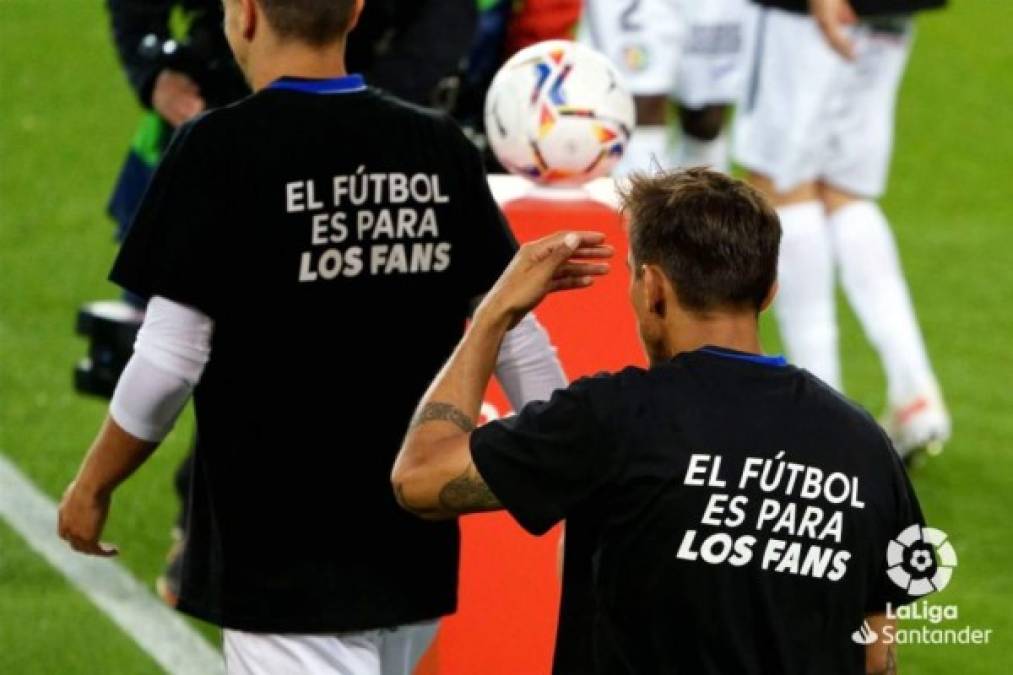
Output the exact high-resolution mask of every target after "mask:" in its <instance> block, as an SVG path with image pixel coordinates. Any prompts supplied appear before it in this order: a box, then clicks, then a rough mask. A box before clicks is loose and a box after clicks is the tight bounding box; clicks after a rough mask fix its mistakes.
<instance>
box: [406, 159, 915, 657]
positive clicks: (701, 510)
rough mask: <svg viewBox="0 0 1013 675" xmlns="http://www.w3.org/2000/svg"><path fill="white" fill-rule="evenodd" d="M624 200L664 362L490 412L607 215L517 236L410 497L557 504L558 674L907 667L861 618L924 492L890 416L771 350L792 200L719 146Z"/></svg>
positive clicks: (422, 430)
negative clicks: (544, 307)
mask: <svg viewBox="0 0 1013 675" xmlns="http://www.w3.org/2000/svg"><path fill="white" fill-rule="evenodd" d="M625 209H626V212H627V213H628V215H629V217H630V225H629V238H630V257H629V266H630V271H631V279H630V300H631V303H632V305H633V310H634V313H635V315H636V321H637V328H638V331H639V334H640V338H641V340H642V342H643V345H644V350H645V351H646V353H647V356H648V357H649V360H650V362H651V367H650V368H648V369H642V368H635V367H630V368H626V369H625V370H623V371H622V372H619V373H614V374H604V375H598V376H595V377H591V378H585V379H581V380H579V381H577V382H575V383H573V384H572V385H570V387H568V388H567V389H563V390H559V391H557V392H556V393H555V394H553V396H552V398H551V399H550V400H549V401H548V402H540V403H533V404H531V405H528V406H527V407H525V408H524V410H523V411H522V412H521V413H520V414H519V415H518V416H516V417H512V418H508V419H503V420H498V421H495V422H491V423H489V424H486V425H484V426H482V427H479V428H475V424H476V418H477V415H478V410H479V406H480V404H481V400H482V392H483V391H484V389H485V385H486V381H487V380H488V379H489V375H490V373H491V372H492V369H493V367H494V364H495V361H496V353H497V349H498V348H499V344H500V341H501V340H502V338H503V336H504V335H505V334H506V332H507V331H508V330H509V329H510V327H511V326H513V325H514V324H516V323H517V322H518V321H520V320H522V318H523V317H524V316H525V315H526V313H527V312H528V311H530V310H531V309H532V308H534V307H535V306H536V305H537V304H538V303H539V302H540V301H541V299H542V298H543V297H544V296H545V295H546V294H547V293H549V292H552V291H556V290H562V289H569V288H581V287H584V286H587V285H588V284H589V283H591V281H592V279H593V278H594V276H596V275H599V274H602V273H603V272H604V270H603V268H602V267H601V266H600V263H597V262H596V261H595V260H593V259H589V258H588V257H589V256H594V255H597V254H598V251H599V250H600V249H601V235H595V234H593V233H576V232H573V233H560V234H557V235H553V236H551V237H547V238H545V239H542V240H540V241H537V242H534V243H532V244H528V245H526V246H524V247H522V248H521V250H520V252H519V253H518V254H517V256H516V257H515V258H514V260H513V262H512V263H511V264H510V266H509V267H508V268H507V271H506V272H505V273H504V274H503V276H502V277H500V279H499V281H497V282H496V285H495V286H494V288H493V290H492V291H491V292H490V293H489V294H488V295H487V296H486V298H485V300H484V302H483V303H482V305H481V306H480V308H479V309H478V310H477V312H476V313H475V319H474V321H473V322H472V324H471V326H470V328H469V330H468V332H467V334H466V336H465V337H464V339H463V340H462V341H461V343H460V344H459V345H458V347H457V350H456V351H455V352H454V354H453V356H452V357H451V358H450V360H449V361H448V363H447V364H446V365H445V366H444V368H443V370H442V371H440V374H439V375H438V376H437V377H436V379H435V381H434V382H433V384H432V385H431V386H430V388H429V390H428V392H427V393H426V395H425V397H424V398H423V399H422V401H421V403H420V405H419V408H418V411H417V412H416V415H415V421H414V423H413V425H412V427H411V428H410V430H409V431H408V433H407V436H406V438H405V440H404V445H403V446H402V448H401V453H400V454H399V456H398V460H397V462H396V463H395V465H394V468H393V473H392V482H393V485H394V489H395V492H396V494H397V495H398V500H399V501H400V503H401V505H402V506H404V507H405V508H407V509H409V510H411V511H413V512H415V513H416V514H418V515H420V516H423V517H426V518H431V519H438V518H448V517H454V516H457V515H460V514H465V513H472V512H476V511H489V510H494V509H500V508H505V509H507V510H508V511H509V512H510V513H511V515H512V516H513V517H514V518H515V519H516V520H517V521H518V523H520V524H521V525H522V526H523V527H524V528H525V529H527V530H528V531H530V532H532V533H534V534H541V533H543V532H545V531H546V530H548V529H549V528H550V527H551V526H552V525H554V524H555V523H557V522H559V521H560V520H562V519H564V518H565V519H566V527H567V530H566V535H567V536H566V540H567V541H566V548H567V550H566V558H565V569H564V572H563V592H562V608H561V610H560V624H559V630H558V637H557V645H556V659H555V665H554V672H556V673H557V674H558V673H581V674H583V675H587V674H588V673H610V674H611V673H620V672H622V673H714V674H719V673H721V674H724V673H745V672H762V673H779V674H782V675H792V674H795V673H799V674H801V673H820V674H821V675H833V674H836V673H848V674H850V673H855V674H857V673H862V672H865V667H866V663H867V662H868V664H869V669H870V672H893V671H892V670H889V671H888V670H887V666H888V665H889V664H891V663H892V662H893V658H894V654H893V652H892V650H893V647H892V646H891V645H888V644H886V643H885V642H883V641H880V642H874V643H873V644H871V645H870V646H868V647H866V648H864V649H863V647H862V646H861V645H859V644H856V642H855V641H854V640H853V638H852V634H853V633H854V632H855V631H856V629H858V628H859V627H861V626H863V622H865V621H868V622H869V625H870V627H872V628H873V630H875V631H879V632H882V629H883V628H884V627H885V626H886V625H887V624H888V622H889V621H890V619H889V617H887V616H886V613H887V609H888V604H892V605H893V606H897V605H898V604H900V603H904V602H909V601H910V600H912V599H913V598H911V597H910V596H909V595H908V594H907V591H906V590H905V589H904V588H902V587H900V586H898V585H895V584H894V582H893V581H892V580H891V579H890V578H889V577H888V575H887V557H886V549H887V545H888V544H889V543H890V542H891V540H892V539H893V538H894V537H896V536H897V535H898V534H899V533H900V532H902V531H904V530H905V529H906V528H908V527H909V526H911V525H912V524H920V523H921V522H922V516H921V511H920V507H919V504H918V500H917V499H916V497H915V494H914V492H913V490H912V488H911V485H910V483H909V482H908V480H907V475H906V473H905V470H904V466H903V464H902V463H901V461H900V458H899V457H898V456H897V454H896V453H895V452H894V450H893V449H892V448H891V446H890V441H889V440H888V438H887V437H886V436H885V435H884V433H883V431H882V429H880V427H879V425H878V424H876V422H875V420H873V419H872V418H871V417H870V416H869V415H868V414H867V413H865V412H864V411H862V410H861V409H860V408H858V407H857V406H856V405H854V404H852V403H851V402H849V401H847V400H846V399H844V398H843V397H841V396H840V395H839V394H838V393H836V392H835V391H834V390H832V389H830V388H829V387H827V386H826V385H825V384H824V383H823V382H822V381H820V380H819V379H817V378H816V377H814V376H813V375H811V374H810V373H808V372H806V371H804V370H801V369H799V368H795V367H793V366H789V365H786V363H785V362H784V360H783V359H782V358H779V357H773V356H765V355H764V354H763V353H762V351H761V347H760V341H759V336H758V333H757V315H758V313H759V312H760V311H762V310H763V309H764V308H765V307H766V306H767V305H768V304H769V303H770V302H771V299H772V297H773V295H774V293H775V289H776V283H775V274H776V270H777V255H778V244H779V240H780V235H781V230H780V227H779V225H778V220H777V215H776V214H775V213H774V211H773V210H772V208H771V207H770V206H769V205H768V204H767V202H766V200H765V199H764V198H763V197H762V196H761V195H760V194H759V193H758V192H757V191H755V190H754V189H753V188H751V187H749V186H748V185H746V184H745V183H742V182H739V181H736V180H733V179H731V178H728V177H727V176H725V175H724V174H720V173H717V172H714V171H708V170H704V169H691V170H689V171H686V172H676V173H664V174H660V175H658V176H654V177H646V176H644V175H634V176H633V178H632V181H631V184H630V186H629V188H628V192H627V193H626V195H625ZM587 319H588V321H589V322H593V321H595V318H594V317H588V318H587ZM913 555H914V554H912V556H913ZM918 556H919V558H918V560H914V561H913V562H915V563H918V562H920V561H921V560H922V559H924V558H925V557H926V554H925V553H919V554H918ZM588 588H591V589H593V591H592V592H590V593H589V592H588ZM863 635H865V634H864V633H863ZM891 667H892V666H891Z"/></svg>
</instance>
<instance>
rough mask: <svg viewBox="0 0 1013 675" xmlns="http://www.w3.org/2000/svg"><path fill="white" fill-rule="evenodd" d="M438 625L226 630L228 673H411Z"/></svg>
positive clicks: (382, 674) (264, 674)
mask: <svg viewBox="0 0 1013 675" xmlns="http://www.w3.org/2000/svg"><path fill="white" fill-rule="evenodd" d="M437 625H438V623H437V622H436V621H426V622H423V623H417V624H411V625H408V626H400V627H398V628H393V629H384V630H370V631H364V632H361V633H342V634H338V635H287V634H285V635H282V634H276V633H246V632H243V631H238V630H231V629H225V630H224V631H222V638H223V642H224V651H225V670H226V672H227V673H228V674H229V675H303V674H307V673H311V674H313V675H318V674H319V675H325V674H326V675H412V672H413V671H414V670H415V666H416V665H417V664H418V662H419V659H421V658H422V655H423V654H424V653H425V652H426V650H427V649H428V648H429V645H430V644H432V642H433V638H434V637H435V635H436V628H437Z"/></svg>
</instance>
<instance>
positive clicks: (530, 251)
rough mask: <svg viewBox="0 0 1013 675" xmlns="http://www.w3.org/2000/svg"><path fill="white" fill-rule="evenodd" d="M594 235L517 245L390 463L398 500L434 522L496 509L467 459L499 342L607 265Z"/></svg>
mask: <svg viewBox="0 0 1013 675" xmlns="http://www.w3.org/2000/svg"><path fill="white" fill-rule="evenodd" d="M603 239H604V237H603V236H602V235H600V234H597V233H590V232H583V233H569V234H567V233H559V234H557V235H552V236H550V237H546V238H544V239H541V240H539V241H536V242H533V243H530V244H526V245H524V246H522V247H521V249H520V251H518V253H517V255H516V256H515V257H514V260H513V262H511V263H510V266H509V267H508V268H507V270H506V271H505V272H504V273H503V276H501V277H500V279H499V281H497V282H496V285H495V286H494V287H493V289H492V290H491V291H490V292H489V294H488V295H486V297H485V300H483V302H482V304H481V306H479V308H478V309H477V310H476V311H475V314H474V318H473V320H472V322H471V325H470V326H469V327H468V330H467V332H466V333H465V335H464V338H463V339H462V340H461V342H460V344H458V346H457V349H456V350H454V353H453V354H452V355H451V357H450V360H449V361H448V362H447V364H446V365H445V366H444V367H443V370H441V371H440V373H439V375H437V376H436V379H435V380H434V381H433V384H432V385H431V386H430V387H429V390H428V391H427V392H426V394H425V396H423V397H422V402H421V403H420V404H419V408H418V411H417V412H416V413H415V417H414V418H413V419H412V423H411V426H410V427H409V429H408V433H407V435H406V436H405V439H404V443H403V444H402V446H401V452H400V453H399V454H398V457H397V460H396V461H395V463H394V469H393V472H392V473H391V482H392V483H393V486H394V495H395V497H396V498H397V501H398V503H399V504H400V505H401V506H402V507H403V508H405V509H407V510H408V511H411V512H412V513H414V514H416V515H418V516H421V517H423V518H431V519H439V518H453V517H455V516H458V515H461V514H464V513H472V512H476V511H491V510H495V509H499V508H501V506H500V503H499V500H497V499H496V497H495V495H493V494H492V492H491V491H490V490H489V487H488V486H487V485H486V484H485V481H484V480H483V479H482V476H481V475H480V474H479V473H478V470H477V469H476V468H475V465H474V464H473V463H472V461H471V449H470V436H471V431H472V430H473V429H474V427H475V421H476V420H477V419H478V414H479V409H480V407H481V405H482V397H483V396H484V395H485V390H486V387H487V386H488V384H489V379H490V378H491V377H492V374H493V370H494V369H495V367H496V358H497V356H498V354H499V349H500V344H501V343H502V341H503V336H504V335H506V332H507V331H508V330H510V329H511V328H513V327H514V326H515V325H517V323H518V322H519V321H520V320H521V319H522V318H523V317H524V315H525V314H527V313H528V312H529V311H530V310H531V309H533V308H534V307H535V305H537V304H538V303H539V302H540V301H541V300H542V298H543V297H545V295H546V294H548V293H550V292H553V291H562V290H569V289H576V288H584V287H586V286H589V285H590V284H591V281H592V277H594V276H599V275H601V274H605V273H606V272H607V270H608V267H607V265H604V264H602V263H595V262H579V261H578V260H577V259H587V258H608V257H609V256H611V254H612V251H611V249H610V248H609V247H606V246H603V245H602V241H603Z"/></svg>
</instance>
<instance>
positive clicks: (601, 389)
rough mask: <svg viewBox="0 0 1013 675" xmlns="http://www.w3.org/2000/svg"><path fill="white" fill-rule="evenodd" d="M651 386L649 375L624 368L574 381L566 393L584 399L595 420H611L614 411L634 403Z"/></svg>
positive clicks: (635, 367)
mask: <svg viewBox="0 0 1013 675" xmlns="http://www.w3.org/2000/svg"><path fill="white" fill-rule="evenodd" d="M651 386H652V376H651V371H650V370H646V369H644V368H639V367H637V366H627V367H626V368H623V369H622V370H618V371H614V372H600V373H596V374H594V375H588V376H585V377H581V378H579V379H577V380H574V381H573V383H572V384H571V385H570V387H569V389H570V391H571V392H573V393H574V394H575V395H576V396H578V397H580V398H582V399H584V401H586V403H587V404H588V406H589V407H590V409H591V411H592V412H594V413H596V416H601V417H605V418H606V419H608V418H613V417H614V412H615V409H616V408H617V407H619V406H626V405H628V404H632V403H635V402H636V401H637V400H638V399H639V398H640V397H641V396H642V395H643V392H645V391H647V390H648V389H649V388H650V387H651Z"/></svg>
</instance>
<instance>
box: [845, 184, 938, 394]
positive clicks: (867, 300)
mask: <svg viewBox="0 0 1013 675" xmlns="http://www.w3.org/2000/svg"><path fill="white" fill-rule="evenodd" d="M830 228H831V231H832V232H833V238H834V249H835V251H836V254H837V260H838V264H839V265H840V269H841V283H842V285H843V286H844V292H845V294H846V295H847V297H848V300H849V301H850V302H851V306H852V307H853V308H854V310H855V314H856V315H858V319H859V321H861V323H862V327H863V328H864V329H865V334H866V335H867V336H868V338H869V341H870V342H871V343H872V345H873V347H875V348H876V351H878V352H879V358H880V360H881V361H882V363H883V370H884V371H885V372H886V380H887V396H888V398H889V402H890V404H891V405H893V406H900V405H904V404H906V403H910V399H912V398H914V397H916V396H919V395H922V394H926V393H931V392H933V391H934V389H935V387H936V380H935V376H934V375H933V374H932V367H931V366H930V365H929V358H928V354H927V353H926V351H925V342H924V340H923V339H922V334H921V330H920V329H919V328H918V320H917V319H916V318H915V313H914V307H913V306H912V304H911V296H910V294H909V293H908V288H907V282H906V281H905V280H904V273H903V271H902V270H901V266H900V258H899V256H898V255H897V245H896V244H895V243H894V239H893V233H892V232H891V231H890V225H889V223H887V221H886V216H884V215H883V212H882V211H881V210H880V208H879V206H878V205H876V204H875V203H874V202H870V201H858V202H854V203H852V204H848V205H847V206H844V207H842V208H840V209H838V210H837V211H835V212H834V213H833V214H832V215H831V216H830Z"/></svg>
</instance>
